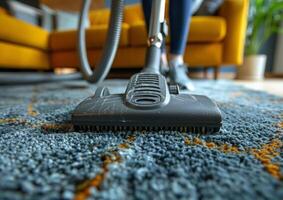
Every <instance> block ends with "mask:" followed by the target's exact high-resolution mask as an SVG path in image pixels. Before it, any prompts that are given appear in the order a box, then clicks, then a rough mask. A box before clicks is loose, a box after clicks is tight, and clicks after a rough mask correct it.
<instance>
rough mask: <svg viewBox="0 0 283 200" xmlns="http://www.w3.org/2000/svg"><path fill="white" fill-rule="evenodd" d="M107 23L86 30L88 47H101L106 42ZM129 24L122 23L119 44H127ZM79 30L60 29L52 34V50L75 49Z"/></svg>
mask: <svg viewBox="0 0 283 200" xmlns="http://www.w3.org/2000/svg"><path fill="white" fill-rule="evenodd" d="M107 29H108V28H107V25H96V26H92V27H90V28H88V29H87V30H86V45H87V47H88V48H101V47H103V46H104V44H105V40H106V33H107ZM128 32H129V25H128V24H122V31H121V37H120V43H119V46H120V47H121V46H127V45H128V44H129V43H128V38H129V36H128ZM76 43H77V31H76V30H69V31H59V32H53V33H51V34H50V48H51V50H53V51H54V50H56V51H58V50H73V49H76V47H77V45H76Z"/></svg>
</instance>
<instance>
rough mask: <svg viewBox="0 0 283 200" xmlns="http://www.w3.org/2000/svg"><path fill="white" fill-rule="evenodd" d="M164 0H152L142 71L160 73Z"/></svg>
mask: <svg viewBox="0 0 283 200" xmlns="http://www.w3.org/2000/svg"><path fill="white" fill-rule="evenodd" d="M164 14H165V0H154V1H153V2H152V9H151V18H150V24H149V31H148V41H147V43H148V49H147V55H146V61H145V67H144V69H143V72H153V73H158V74H159V73H160V69H159V67H160V58H161V46H162V43H163V41H164V39H165V37H166V33H165V32H164V31H162V29H161V27H164V26H163V25H166V23H165V17H164Z"/></svg>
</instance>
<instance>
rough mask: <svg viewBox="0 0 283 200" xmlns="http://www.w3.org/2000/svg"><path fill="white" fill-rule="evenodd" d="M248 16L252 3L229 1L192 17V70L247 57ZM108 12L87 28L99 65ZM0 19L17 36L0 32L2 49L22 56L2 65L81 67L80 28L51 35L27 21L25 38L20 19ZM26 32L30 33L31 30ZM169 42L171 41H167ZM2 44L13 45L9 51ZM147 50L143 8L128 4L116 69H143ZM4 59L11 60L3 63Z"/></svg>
mask: <svg viewBox="0 0 283 200" xmlns="http://www.w3.org/2000/svg"><path fill="white" fill-rule="evenodd" d="M247 13H248V0H225V1H224V4H223V5H222V7H221V8H220V11H219V13H218V14H217V16H195V17H193V18H192V22H191V28H190V34H189V38H188V45H187V49H186V53H185V61H186V62H187V63H189V65H190V66H201V67H215V69H219V68H220V66H222V65H240V64H241V63H242V59H243V49H244V39H245V31H246V23H247ZM109 14H110V12H109V10H108V9H102V10H97V11H91V12H90V14H89V18H90V24H91V27H90V28H88V29H87V30H86V38H87V39H86V40H87V48H88V54H89V60H90V62H91V64H92V65H94V64H96V62H97V60H98V58H99V56H100V54H101V49H102V47H103V44H104V41H105V36H106V32H107V23H108V19H109ZM0 17H2V18H4V19H5V17H6V22H5V21H2V20H1V18H0V27H1V26H2V25H4V26H7V24H9V26H11V27H9V29H10V32H11V33H14V34H15V35H16V36H15V37H12V38H10V37H11V36H8V35H9V34H7V33H6V34H5V31H2V29H0V51H1V52H2V51H3V49H6V48H7V49H9V48H10V50H9V51H10V52H17V53H16V54H14V53H8V54H7V55H6V57H8V58H4V57H5V56H1V55H0V66H18V65H19V67H24V66H28V67H32V66H34V67H36V65H40V66H38V67H39V68H40V69H44V68H46V69H48V68H59V67H78V65H79V62H78V57H77V52H76V30H70V31H60V32H52V33H50V34H49V35H48V33H47V32H46V31H43V30H42V29H40V28H37V27H34V26H33V27H31V26H32V25H29V26H30V27H28V25H27V24H26V23H24V25H22V26H25V27H21V30H25V28H26V29H27V30H29V31H30V34H21V32H20V30H18V28H17V25H16V23H20V22H19V21H17V22H16V20H14V21H15V25H12V24H13V23H12V22H9V21H7V20H8V18H11V17H8V16H4V15H1V14H0ZM1 24H2V25H1ZM2 32H4V34H3V33H2ZM23 32H25V33H26V31H23ZM11 35H13V34H11ZM35 38H36V39H35ZM169 40H170V38H168V40H167V41H169ZM1 45H2V47H1ZM3 45H6V46H7V45H8V46H9V48H8V47H6V46H3ZM12 48H14V49H15V50H14V49H12ZM145 50H146V29H145V23H144V19H143V13H142V9H141V5H140V4H136V5H131V6H126V7H125V11H124V21H123V25H122V33H121V39H120V44H119V49H118V52H117V56H116V58H115V61H114V65H113V67H115V68H134V67H141V66H143V65H144V60H145ZM47 52H48V53H49V54H47ZM35 54H37V55H35ZM15 55H18V56H19V55H21V56H20V57H21V58H25V57H26V56H25V55H29V56H30V57H29V58H28V59H26V60H23V61H19V62H17V61H16V59H15V58H14V57H15ZM48 55H49V60H48ZM3 59H4V61H5V59H6V61H5V62H3V61H2V60H3ZM34 61H36V62H34ZM48 61H49V62H48ZM17 64H18V65H17ZM215 71H216V72H217V70H215ZM215 76H217V73H215Z"/></svg>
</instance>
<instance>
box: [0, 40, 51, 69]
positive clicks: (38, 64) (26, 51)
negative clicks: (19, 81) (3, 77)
mask: <svg viewBox="0 0 283 200" xmlns="http://www.w3.org/2000/svg"><path fill="white" fill-rule="evenodd" d="M0 52H1V53H0V68H7V69H10V68H14V69H37V70H47V69H50V66H49V56H48V54H47V52H46V51H44V50H39V49H35V48H30V47H26V46H20V45H16V44H12V43H7V42H1V41H0Z"/></svg>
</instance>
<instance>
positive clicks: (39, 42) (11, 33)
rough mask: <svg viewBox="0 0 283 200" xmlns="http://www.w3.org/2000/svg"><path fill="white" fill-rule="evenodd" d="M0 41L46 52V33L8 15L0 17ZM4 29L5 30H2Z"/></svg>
mask: <svg viewBox="0 0 283 200" xmlns="http://www.w3.org/2000/svg"><path fill="white" fill-rule="evenodd" d="M0 27H1V28H0V41H3V42H8V43H13V44H18V45H22V46H27V47H32V48H38V49H41V50H48V35H49V33H48V31H46V30H44V29H42V28H40V27H38V26H35V25H32V24H29V23H27V22H24V21H22V20H19V19H16V18H15V17H12V16H8V15H0ZM2 27H5V28H2Z"/></svg>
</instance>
